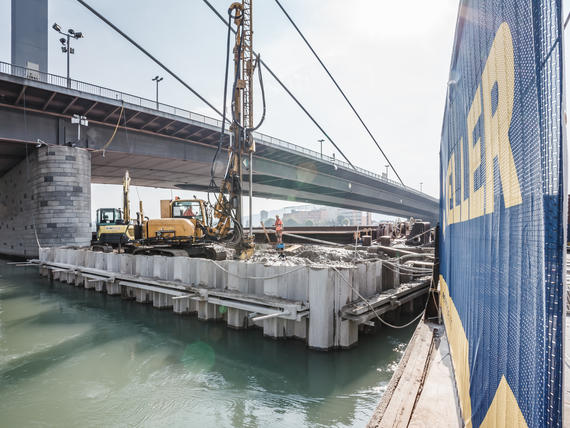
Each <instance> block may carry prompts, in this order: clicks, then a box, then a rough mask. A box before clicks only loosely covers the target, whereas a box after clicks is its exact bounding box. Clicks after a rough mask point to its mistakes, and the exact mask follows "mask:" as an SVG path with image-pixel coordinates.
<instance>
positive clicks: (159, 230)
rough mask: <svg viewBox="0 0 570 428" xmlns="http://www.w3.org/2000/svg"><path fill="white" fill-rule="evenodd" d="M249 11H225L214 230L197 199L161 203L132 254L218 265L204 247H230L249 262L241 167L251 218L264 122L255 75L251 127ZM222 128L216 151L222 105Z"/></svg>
mask: <svg viewBox="0 0 570 428" xmlns="http://www.w3.org/2000/svg"><path fill="white" fill-rule="evenodd" d="M251 7H252V2H251V0H243V1H242V2H234V3H232V4H231V5H230V7H229V9H228V14H229V16H228V26H230V27H229V28H228V47H229V36H230V33H229V31H230V29H231V23H232V21H233V23H234V25H235V35H236V36H235V43H234V48H233V59H234V73H233V77H234V78H233V84H232V92H231V125H230V144H229V148H228V154H229V157H228V163H227V166H226V170H225V173H224V178H223V181H222V183H221V185H220V187H219V188H217V187H216V186H215V183H214V174H213V167H212V190H215V191H216V192H217V197H216V201H215V203H214V204H213V206H210V207H211V212H212V214H213V217H214V218H215V219H217V223H216V225H214V224H213V223H214V221H213V219H212V218H211V217H210V216H209V215H208V214H207V213H206V208H205V207H206V206H208V204H207V203H206V201H202V200H198V199H193V200H173V201H162V202H164V205H165V210H164V211H165V214H164V215H162V219H156V220H155V219H153V220H148V221H145V222H144V223H143V227H142V233H143V239H142V240H141V241H140V242H137V243H136V245H134V246H133V252H134V253H135V254H162V255H167V256H168V255H170V256H173V255H182V254H187V255H188V256H191V257H208V258H213V259H216V258H218V259H219V258H220V254H219V252H218V251H216V249H215V248H214V247H213V246H212V245H210V244H211V243H212V242H223V243H228V244H230V246H232V247H233V248H234V249H235V251H236V256H237V257H238V258H241V259H245V258H249V257H251V255H252V254H253V250H254V243H253V240H254V236H253V233H252V228H251V226H252V225H251V223H252V222H251V220H250V229H249V233H248V234H246V233H244V230H243V226H242V217H243V191H242V182H243V168H244V161H245V163H246V164H247V166H246V169H247V170H248V172H249V212H250V216H251V212H252V197H253V190H252V184H253V183H252V182H253V180H252V177H253V175H252V160H253V152H254V151H255V142H254V139H253V131H254V130H255V129H257V128H259V126H260V125H261V123H262V122H263V119H264V117H265V97H264V95H263V81H262V80H261V70H259V78H260V85H261V88H262V95H263V100H264V101H263V110H264V112H263V116H262V118H261V121H260V123H259V124H258V125H257V126H255V125H254V123H253V76H254V71H255V69H256V67H258V66H260V65H259V58H254V54H253V45H252V41H253V38H252V36H253V31H252V13H251V12H252V9H251ZM226 54H227V55H228V57H227V60H229V50H228V52H227V53H226ZM227 62H228V61H227ZM226 73H227V69H226ZM224 97H225V96H224ZM222 123H223V125H222V132H221V135H220V144H219V145H220V147H221V142H222V139H223V136H224V132H223V131H224V126H225V105H224V118H223V120H222ZM220 147H219V148H218V150H219V149H220ZM216 155H217V154H216ZM214 160H215V158H214ZM214 163H215V162H213V164H214ZM182 206H185V207H186V206H187V207H190V208H192V207H194V208H195V210H196V212H197V213H200V214H197V213H194V211H193V210H192V209H190V210H188V211H187V213H186V214H185V212H186V211H185V212H182V211H180V210H179V208H180V207H182ZM177 210H178V211H180V212H178V211H177ZM232 225H233V231H232V227H231V226H232Z"/></svg>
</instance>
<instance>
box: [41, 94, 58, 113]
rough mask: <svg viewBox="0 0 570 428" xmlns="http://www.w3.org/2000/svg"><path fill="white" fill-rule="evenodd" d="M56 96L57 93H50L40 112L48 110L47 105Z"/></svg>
mask: <svg viewBox="0 0 570 428" xmlns="http://www.w3.org/2000/svg"><path fill="white" fill-rule="evenodd" d="M56 95H57V92H52V93H51V95H50V97H49V98H48V100H47V101H46V102H45V104H44V106H43V107H42V110H44V111H45V109H46V108H48V106H49V103H51V101H52V100H53V99H54V98H55V96H56Z"/></svg>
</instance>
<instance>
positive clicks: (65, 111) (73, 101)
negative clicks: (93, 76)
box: [61, 97, 79, 114]
mask: <svg viewBox="0 0 570 428" xmlns="http://www.w3.org/2000/svg"><path fill="white" fill-rule="evenodd" d="M78 98H79V97H74V98H73V99H72V100H71V102H70V103H69V104H68V105H67V107H66V108H64V109H63V111H62V112H61V114H65V113H67V110H69V108H70V107H71V106H72V105H73V104H75V101H77V100H78Z"/></svg>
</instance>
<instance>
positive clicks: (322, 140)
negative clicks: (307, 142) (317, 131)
mask: <svg viewBox="0 0 570 428" xmlns="http://www.w3.org/2000/svg"><path fill="white" fill-rule="evenodd" d="M317 141H318V142H319V143H321V159H322V158H323V143H324V142H325V140H324V139H323V138H321V139H320V140H317Z"/></svg>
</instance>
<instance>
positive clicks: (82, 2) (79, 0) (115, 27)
mask: <svg viewBox="0 0 570 428" xmlns="http://www.w3.org/2000/svg"><path fill="white" fill-rule="evenodd" d="M77 2H78V3H80V4H81V5H82V6H84V7H85V8H86V9H87V10H89V11H90V12H91V13H92V14H93V15H95V16H96V17H97V18H99V19H100V20H101V21H103V22H104V23H105V24H107V25H108V26H109V27H111V28H112V29H113V30H115V31H116V32H117V33H119V34H120V35H121V36H123V37H124V38H125V39H127V40H128V41H129V42H130V43H131V44H132V45H134V46H135V47H136V48H137V49H138V50H140V51H141V52H142V53H143V54H145V55H146V56H147V57H149V58H150V59H151V60H152V61H154V62H155V63H156V64H158V65H159V66H160V67H161V68H162V69H163V70H164V71H166V72H167V73H168V74H170V75H171V76H172V77H174V78H175V79H176V80H178V82H179V83H181V84H182V85H183V86H184V87H185V88H186V89H188V90H189V91H190V92H192V93H193V94H194V95H195V96H196V97H198V99H200V101H202V102H203V103H204V104H206V105H207V106H208V107H210V108H211V109H212V110H214V111H215V112H216V113H217V114H218V115H220V116H222V113H221V112H220V111H219V110H218V109H217V108H216V107H214V105H213V104H212V103H210V102H209V101H208V100H206V98H204V97H203V96H202V95H200V94H199V93H198V92H197V91H196V90H194V88H192V87H191V86H190V85H189V84H188V83H186V82H185V81H184V80H182V78H181V77H179V76H178V75H177V74H176V73H174V72H173V71H172V70H171V69H170V68H168V67H167V66H166V65H164V63H162V62H161V61H160V60H158V59H157V58H156V57H155V56H154V55H152V54H151V53H150V52H149V51H147V50H146V49H145V48H143V47H142V46H141V45H140V44H138V43H137V42H136V41H134V40H133V39H132V38H131V37H129V36H128V35H127V34H126V33H124V32H123V31H122V30H121V29H120V28H118V27H117V26H116V25H115V24H113V23H112V22H111V21H109V20H108V19H107V18H105V17H104V16H103V15H101V14H100V13H99V12H97V11H96V10H95V9H93V7H91V6H90V5H89V4H87V3H86V2H84V1H83V0H77Z"/></svg>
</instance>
